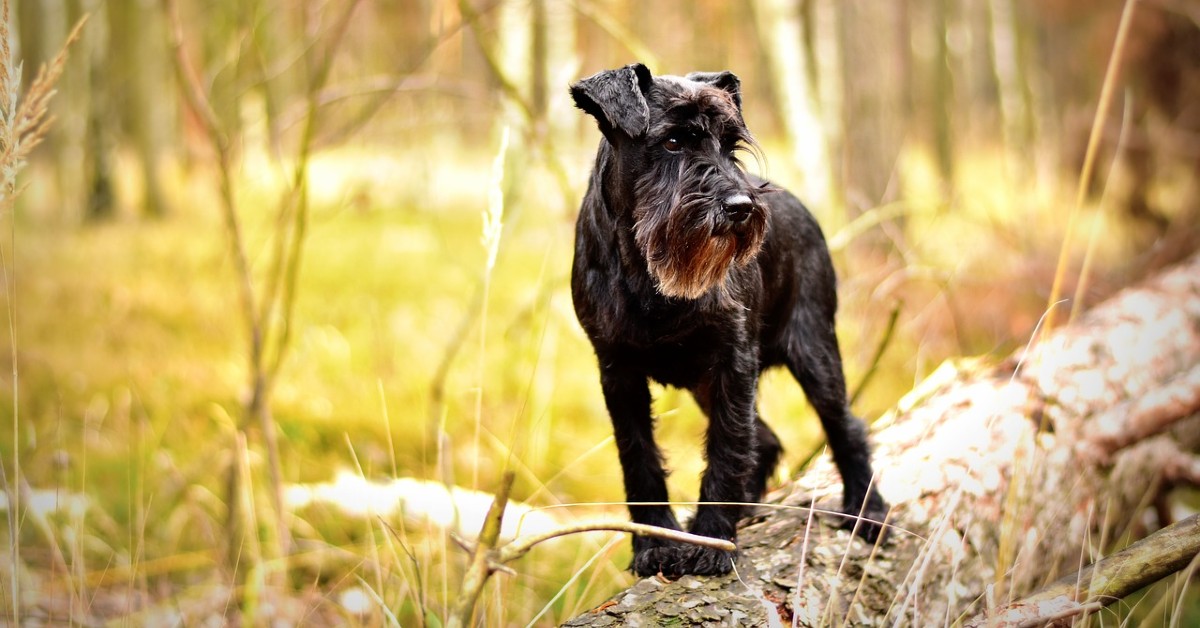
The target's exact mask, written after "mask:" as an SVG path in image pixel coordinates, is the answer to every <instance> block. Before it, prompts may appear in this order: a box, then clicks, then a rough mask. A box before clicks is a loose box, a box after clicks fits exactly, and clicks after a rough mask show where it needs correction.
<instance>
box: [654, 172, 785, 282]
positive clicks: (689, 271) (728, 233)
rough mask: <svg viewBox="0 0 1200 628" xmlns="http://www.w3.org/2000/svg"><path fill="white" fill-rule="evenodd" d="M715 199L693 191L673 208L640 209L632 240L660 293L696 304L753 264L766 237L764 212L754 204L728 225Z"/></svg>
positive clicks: (760, 206)
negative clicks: (737, 268)
mask: <svg viewBox="0 0 1200 628" xmlns="http://www.w3.org/2000/svg"><path fill="white" fill-rule="evenodd" d="M719 212H722V210H721V208H720V207H718V206H714V201H713V199H712V197H711V196H708V195H704V194H701V193H699V192H694V193H690V194H686V195H684V197H683V198H681V199H679V201H678V202H677V203H675V205H674V206H673V207H665V208H663V207H651V206H646V205H641V206H638V207H637V208H636V209H635V211H634V219H635V221H636V222H635V223H634V239H635V241H636V242H637V244H638V246H639V247H641V250H642V253H643V254H644V255H645V257H646V265H647V268H648V270H649V271H650V274H651V275H652V276H653V277H654V278H655V280H656V281H657V282H658V291H659V292H660V293H662V294H664V295H666V296H669V297H682V298H686V299H696V298H699V297H701V296H703V295H704V294H706V293H708V292H709V291H710V290H712V289H713V288H716V287H721V288H722V289H724V286H725V279H726V278H727V277H728V276H729V271H730V269H732V268H733V267H734V266H735V265H736V266H744V265H746V264H747V263H749V262H750V260H752V259H754V257H755V255H757V254H758V250H759V248H760V247H761V246H762V242H763V238H764V237H765V236H766V231H767V229H766V226H767V215H766V210H765V209H764V208H763V206H762V205H761V204H759V203H755V205H754V209H753V210H752V211H751V213H750V216H749V217H748V218H747V219H746V220H745V221H744V222H742V223H741V224H737V225H732V224H729V223H727V222H726V221H725V219H724V218H723V217H722V215H721V214H720V213H719Z"/></svg>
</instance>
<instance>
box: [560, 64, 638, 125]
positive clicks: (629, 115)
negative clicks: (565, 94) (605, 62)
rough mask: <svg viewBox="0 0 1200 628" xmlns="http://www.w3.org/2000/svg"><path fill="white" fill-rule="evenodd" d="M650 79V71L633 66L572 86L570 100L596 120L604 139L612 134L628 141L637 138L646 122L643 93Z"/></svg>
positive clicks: (596, 75)
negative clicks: (623, 135) (617, 132)
mask: <svg viewBox="0 0 1200 628" xmlns="http://www.w3.org/2000/svg"><path fill="white" fill-rule="evenodd" d="M651 80H652V77H651V76H650V70H649V69H648V68H646V66H644V65H642V64H640V63H634V64H630V65H627V66H625V67H623V68H619V69H616V70H605V71H604V72H600V73H599V74H594V75H592V76H589V77H588V78H585V79H583V80H581V81H579V82H578V83H575V84H574V85H572V86H571V98H573V99H574V100H575V106H576V107H579V108H580V109H582V110H583V111H584V112H586V113H588V114H589V115H591V116H592V117H593V118H595V119H596V122H597V123H598V124H599V125H600V132H601V133H604V135H605V137H608V136H609V135H610V134H611V133H612V132H613V131H619V132H621V133H623V134H625V135H626V136H627V137H630V138H636V137H641V136H642V135H643V134H645V132H646V129H647V127H648V125H649V123H650V107H649V106H648V105H647V104H646V92H647V91H649V89H650V82H651Z"/></svg>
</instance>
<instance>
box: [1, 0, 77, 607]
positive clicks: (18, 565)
mask: <svg viewBox="0 0 1200 628" xmlns="http://www.w3.org/2000/svg"><path fill="white" fill-rule="evenodd" d="M10 24H11V20H10V11H9V4H8V0H3V1H2V2H0V212H3V213H5V214H7V217H8V221H9V243H8V251H7V252H5V251H4V250H3V248H0V260H2V261H3V265H2V268H3V274H2V278H3V282H4V295H5V303H6V305H7V308H6V313H7V315H8V334H9V344H10V351H11V361H12V439H13V443H19V442H20V436H21V413H20V408H21V403H20V395H19V394H18V387H19V381H20V372H19V371H20V369H19V367H18V353H17V306H16V303H17V267H16V249H17V223H16V220H15V218H14V217H13V215H12V211H13V207H14V203H15V201H16V197H17V195H18V194H19V193H20V190H19V188H18V187H17V176H18V174H20V172H21V171H22V170H23V169H24V168H25V166H26V164H27V163H28V159H29V155H30V153H31V152H32V151H33V149H34V148H35V147H36V146H37V145H38V144H40V143H41V141H42V140H43V139H44V138H45V137H46V134H47V132H48V131H49V128H50V123H51V121H52V119H51V117H50V115H49V109H48V107H49V104H50V99H51V98H52V97H53V96H54V85H55V83H57V82H58V78H59V77H60V76H62V72H63V68H64V67H65V64H66V58H67V50H68V49H69V48H70V46H71V44H72V43H74V42H75V41H76V40H77V39H78V38H79V33H80V31H81V30H82V28H83V21H82V20H81V21H80V22H79V23H78V24H76V25H75V27H74V28H73V29H71V32H70V34H69V35H68V36H67V41H66V43H64V44H63V47H62V49H61V50H60V51H59V53H58V54H57V55H56V56H55V57H54V59H53V60H51V62H50V63H49V64H47V65H44V66H42V67H41V68H40V69H39V70H38V73H37V76H36V77H35V78H34V79H33V81H32V82H31V83H30V85H29V89H28V91H26V92H25V93H24V94H22V93H21V74H22V63H21V62H20V61H19V60H18V59H17V58H16V55H14V54H13V40H12V30H11V28H10ZM10 260H11V261H10ZM0 480H2V482H3V486H4V492H5V495H6V496H7V498H8V504H7V506H8V507H7V513H8V540H9V551H10V553H11V560H12V562H11V571H10V590H9V595H10V596H11V597H10V598H9V599H10V603H11V605H12V606H11V609H12V617H13V623H14V624H16V623H20V619H21V615H20V607H21V599H22V597H21V596H22V591H21V588H20V587H21V584H20V581H21V578H20V577H19V575H20V574H21V573H22V569H23V564H22V562H21V542H20V521H21V519H22V504H21V493H22V486H23V482H24V481H25V480H24V478H23V476H22V472H21V457H20V452H19V448H18V447H14V448H13V456H12V470H11V473H10V472H9V471H8V470H6V469H5V468H4V464H3V461H2V460H0Z"/></svg>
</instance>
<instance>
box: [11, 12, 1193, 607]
mask: <svg viewBox="0 0 1200 628" xmlns="http://www.w3.org/2000/svg"><path fill="white" fill-rule="evenodd" d="M1124 9H1125V3H1124V2H1118V1H1115V0H1037V1H1035V0H960V1H951V0H897V1H894V2H887V3H879V2H868V1H867V0H845V1H835V0H752V1H749V2H733V3H730V2H715V1H701V2H674V1H667V0H639V1H637V2H634V1H631V0H461V1H458V0H362V1H360V2H350V1H349V0H337V1H334V0H328V1H326V0H176V1H170V0H168V1H166V2H160V1H158V0H108V1H107V2H104V1H97V0H25V1H21V2H15V1H14V5H13V7H12V21H13V23H14V32H13V39H14V50H15V53H16V55H17V56H18V58H20V59H21V60H23V62H24V73H23V79H24V81H25V85H26V86H28V85H29V84H30V81H32V79H33V77H34V75H35V72H34V69H35V68H37V67H38V66H41V65H42V64H44V63H48V62H51V61H52V59H53V58H54V56H55V55H56V54H57V52H58V50H59V49H60V47H61V46H62V45H63V42H64V40H65V39H66V37H67V33H68V32H69V31H70V28H71V26H72V25H74V24H75V23H76V22H77V21H78V20H79V19H80V18H81V17H83V16H84V15H85V14H86V15H88V16H89V18H88V20H87V23H86V24H85V26H84V27H83V30H82V34H81V36H80V38H79V39H78V41H76V42H75V43H74V44H73V46H72V47H71V49H70V53H69V58H68V59H67V61H66V63H65V65H64V66H62V70H63V74H62V76H61V79H60V80H59V82H58V86H57V88H58V93H57V95H56V96H55V98H54V100H53V105H52V106H53V115H54V116H55V119H54V122H53V124H52V126H51V127H50V129H49V131H48V134H47V136H46V138H45V142H44V143H43V144H42V145H41V146H40V147H39V149H38V150H37V152H36V153H35V154H34V155H33V156H32V157H31V160H30V165H29V168H28V169H27V170H26V171H25V172H24V173H23V175H22V177H23V181H22V185H23V186H24V187H23V189H22V193H21V195H20V197H19V198H18V200H17V202H16V205H15V208H14V209H15V211H13V212H6V213H5V214H4V215H3V218H2V220H3V227H4V230H5V231H8V232H9V233H10V235H9V237H7V238H3V239H4V240H6V242H4V244H3V247H2V251H3V262H4V268H5V271H6V273H5V281H6V284H5V285H6V288H7V289H6V291H5V294H4V299H5V303H6V309H7V312H8V315H9V316H8V320H9V325H8V327H10V329H11V333H5V334H0V338H2V339H0V344H3V345H5V347H4V349H5V350H3V351H0V361H3V362H4V364H3V367H2V368H0V373H3V375H2V376H0V397H2V398H3V399H2V401H3V402H2V403H0V417H3V418H4V419H5V420H4V421H3V424H4V425H5V426H8V427H6V428H4V429H0V454H2V455H3V468H4V470H5V471H6V476H5V483H6V486H8V487H9V489H8V491H7V493H8V495H10V496H12V497H10V500H9V501H8V502H6V506H11V507H9V508H8V512H9V514H8V518H7V519H6V523H5V525H6V527H7V530H8V533H9V535H10V537H9V538H10V539H11V540H13V541H14V542H13V543H9V544H8V545H7V552H8V554H9V556H8V558H7V559H6V560H4V561H3V562H4V564H5V569H4V570H3V577H4V578H5V587H4V589H5V594H4V596H3V599H4V601H5V604H6V606H5V608H6V609H8V610H7V611H6V616H8V617H15V615H14V612H17V613H21V614H23V615H22V616H24V617H40V618H45V619H64V618H72V619H73V620H78V621H81V622H83V621H84V620H92V619H105V618H115V617H126V618H127V621H133V622H135V623H142V622H145V623H154V622H155V621H159V620H162V621H167V620H166V619H162V618H164V617H166V618H169V617H173V616H172V615H170V613H171V612H176V613H179V614H182V616H184V617H187V618H190V619H189V621H200V620H201V619H204V618H210V617H217V618H220V617H224V618H230V617H233V616H235V615H238V614H241V615H242V616H243V618H247V617H249V618H254V617H273V618H279V619H283V620H284V621H294V622H304V621H310V622H317V623H328V622H336V623H349V624H356V623H361V624H364V625H377V624H392V623H393V622H395V623H400V624H403V625H440V623H441V621H442V619H444V618H445V617H446V615H447V614H448V613H449V607H450V605H451V604H452V603H453V601H454V600H455V599H456V597H457V595H458V591H459V587H460V586H461V583H462V577H463V572H464V569H465V564H466V561H467V553H466V552H465V551H463V550H461V549H460V548H459V547H458V545H457V544H456V543H455V542H454V541H453V540H452V539H451V537H450V533H451V532H455V533H456V534H460V535H462V536H464V537H472V536H474V534H476V533H477V530H478V522H479V520H480V519H479V517H480V516H481V515H480V514H479V512H478V510H479V505H480V504H483V506H484V507H486V503H487V497H486V496H485V495H482V494H481V493H476V492H473V491H482V492H491V491H494V490H496V488H497V486H498V483H499V481H500V477H501V474H502V472H503V471H504V470H505V469H511V470H513V471H515V472H516V476H517V480H516V484H515V487H514V491H513V498H514V500H516V501H517V502H519V504H517V505H516V506H514V508H517V509H518V510H514V513H515V512H518V511H520V512H525V513H527V516H525V517H524V518H523V519H522V523H523V524H525V526H526V527H525V528H523V529H522V531H525V532H528V531H530V530H536V529H542V528H538V526H543V527H544V526H553V525H556V524H559V523H567V522H572V521H577V520H583V519H594V518H597V517H612V518H617V519H623V518H624V517H625V509H624V507H623V506H622V505H620V503H619V501H620V500H621V499H623V497H624V493H623V490H622V485H621V474H620V471H619V467H618V465H617V461H616V451H615V447H614V446H613V444H612V440H611V436H610V429H609V424H608V417H607V413H606V411H605V409H604V404H603V400H602V398H601V395H600V391H599V387H598V385H597V374H596V368H595V363H594V358H593V355H592V352H591V348H590V346H589V344H588V342H587V340H586V338H585V337H584V336H583V334H582V332H581V330H580V329H579V328H578V325H577V323H576V321H575V317H574V313H573V311H572V308H571V302H570V295H569V289H568V275H569V268H570V259H571V251H572V240H573V220H574V216H575V214H576V211H577V208H578V203H579V200H580V198H581V197H582V195H583V191H584V189H585V187H586V182H587V173H588V171H589V169H590V166H591V160H592V156H593V154H594V151H595V146H596V143H597V142H598V140H599V133H598V132H597V131H596V130H595V125H594V124H593V121H592V120H591V119H590V118H587V117H586V116H585V115H583V114H582V113H581V112H579V111H577V110H575V109H573V106H572V104H571V102H570V99H569V97H568V95H567V85H568V84H569V83H570V82H572V81H575V80H578V79H579V78H582V77H584V76H587V75H590V74H592V73H595V72H597V71H600V70H602V69H606V68H612V67H618V66H621V65H624V64H626V63H630V62H633V61H641V62H643V63H646V64H647V65H648V66H649V67H650V68H651V70H652V71H653V72H655V73H660V74H684V73H687V72H690V71H694V70H722V69H729V70H732V71H733V72H735V73H736V74H737V75H738V76H739V77H740V78H741V81H742V89H743V100H744V103H745V118H746V121H747V123H748V125H749V126H750V128H751V130H752V131H753V132H754V134H755V135H756V137H757V138H758V140H759V142H760V143H761V144H762V146H763V149H764V155H765V157H764V159H762V160H761V161H760V162H759V163H751V165H750V168H751V169H753V170H756V171H757V172H759V173H762V174H764V175H766V176H768V177H770V178H772V179H773V180H775V181H776V182H777V183H779V184H781V185H783V186H785V187H788V188H789V189H792V190H793V191H795V192H797V194H799V195H800V196H801V197H802V198H804V199H805V200H806V202H807V204H808V205H809V206H810V207H811V209H812V210H813V212H814V214H816V215H817V217H818V219H819V220H820V222H821V223H822V226H823V228H824V230H825V233H826V236H827V237H828V238H829V240H830V244H831V248H832V250H833V253H834V257H835V263H836V265H837V267H838V272H839V276H840V282H841V283H840V296H841V302H842V306H841V310H840V312H841V314H840V319H839V334H840V336H841V341H842V348H843V354H844V356H845V358H846V368H847V378H848V381H849V382H850V385H851V388H852V389H853V391H854V392H855V393H856V401H855V404H854V407H855V410H856V411H857V412H858V413H859V414H860V415H862V416H864V417H866V418H867V419H868V420H873V419H875V418H877V417H878V416H880V415H881V414H882V413H883V412H885V411H886V410H887V409H888V408H889V407H891V406H892V405H894V404H895V402H896V401H897V400H898V399H899V398H900V397H901V396H902V395H903V394H904V393H905V392H907V391H908V390H909V389H911V388H912V387H913V386H914V384H915V383H917V382H919V381H920V380H921V379H922V378H923V377H924V376H925V375H927V374H929V373H930V372H932V370H933V369H935V368H936V367H937V366H938V365H939V364H940V363H941V362H942V361H943V360H946V359H948V358H954V357H959V356H976V355H985V356H991V357H992V358H995V359H999V358H1001V357H1003V356H1005V355H1007V353H1008V352H1010V351H1011V350H1013V349H1014V348H1016V347H1019V346H1021V345H1023V344H1024V343H1025V342H1027V341H1028V340H1029V338H1030V336H1031V334H1032V332H1033V330H1034V328H1035V326H1036V325H1037V323H1038V321H1039V319H1040V318H1041V317H1042V315H1043V314H1044V313H1045V312H1046V311H1047V307H1048V304H1049V302H1050V301H1051V300H1057V299H1060V298H1066V299H1069V300H1068V301H1067V302H1065V303H1064V304H1062V305H1059V306H1058V309H1059V310H1060V311H1061V312H1063V315H1062V317H1061V319H1062V320H1065V319H1066V318H1067V316H1066V314H1065V313H1066V312H1068V311H1070V310H1071V309H1072V308H1078V307H1086V305H1087V304H1090V303H1094V302H1096V301H1098V300H1100V299H1103V298H1104V297H1105V296H1106V295H1108V294H1111V293H1112V292H1113V291H1115V290H1117V289H1119V288H1120V287H1122V286H1124V285H1126V284H1128V283H1131V282H1133V281H1136V280H1137V279H1138V278H1140V277H1144V276H1145V275H1147V274H1149V273H1151V272H1153V271H1154V270H1156V269H1159V268H1162V267H1164V266H1166V265H1168V264H1170V263H1171V262H1172V261H1175V260H1178V259H1181V258H1183V257H1185V256H1187V255H1188V254H1189V253H1191V252H1192V251H1194V250H1195V249H1196V248H1197V244H1198V243H1200V239H1198V237H1200V228H1198V226H1200V221H1198V220H1197V215H1198V212H1200V206H1198V204H1197V200H1198V196H1200V181H1198V179H1197V173H1198V168H1200V2H1197V1H1196V0H1142V1H1141V2H1140V3H1137V5H1136V7H1134V9H1133V13H1132V18H1131V21H1130V22H1129V26H1128V30H1127V36H1126V38H1125V40H1124V43H1123V45H1122V46H1121V47H1120V48H1119V49H1117V50H1116V52H1115V54H1114V43H1115V42H1116V40H1117V32H1118V25H1119V23H1120V22H1121V17H1122V11H1123V10H1124ZM1112 64H1116V67H1118V68H1119V73H1118V74H1116V75H1114V81H1113V83H1112V90H1111V99H1110V103H1111V104H1110V106H1109V107H1107V110H1106V111H1101V110H1100V108H1099V104H1100V102H1101V98H1100V95H1101V87H1102V84H1103V82H1104V78H1105V74H1106V71H1107V70H1108V69H1109V67H1110V65H1112ZM1098 112H1099V114H1098ZM505 129H507V132H506V131H505ZM1093 129H1094V130H1095V138H1096V142H1095V146H1096V151H1095V155H1094V159H1093V160H1092V167H1091V170H1092V174H1091V176H1088V177H1086V179H1081V173H1082V172H1083V171H1084V164H1085V161H1087V155H1088V151H1087V147H1088V140H1089V136H1090V134H1092V133H1093ZM506 133H507V136H506ZM504 137H507V142H506V143H505V142H504V141H503V138H504ZM501 225H502V227H501ZM1064 243H1065V244H1064ZM1063 247H1065V254H1066V258H1065V259H1066V261H1067V264H1066V265H1065V266H1064V268H1065V274H1064V275H1063V277H1062V281H1061V286H1060V287H1059V289H1057V290H1055V289H1054V284H1055V273H1056V269H1057V268H1058V260H1059V255H1060V251H1061V250H1063ZM1085 266H1086V267H1087V272H1086V273H1084V272H1083V271H1082V269H1083V268H1084V267H1085ZM1081 279H1082V280H1081ZM1052 297H1053V299H1052ZM655 392H656V403H655V411H656V414H657V415H658V416H659V417H660V421H659V434H660V435H661V439H662V440H661V442H662V444H663V445H664V447H665V449H666V452H667V459H668V465H669V466H670V467H671V468H672V469H673V470H674V471H675V473H674V475H673V476H672V477H671V479H670V482H671V490H672V495H673V497H674V498H676V499H678V500H680V501H681V502H687V501H689V500H694V499H695V496H696V495H697V492H698V486H697V484H698V482H697V478H698V475H699V473H700V471H701V470H702V468H703V460H702V457H701V448H700V444H701V435H702V433H703V427H704V422H703V418H702V417H701V416H700V414H699V412H698V411H697V410H696V408H695V406H694V405H693V404H692V402H691V400H690V398H688V397H687V395H686V394H685V395H680V394H678V393H677V392H675V391H672V390H663V389H656V390H655ZM759 404H760V408H761V410H762V412H763V414H764V416H765V417H766V419H767V420H768V422H770V423H771V424H772V425H773V426H774V427H775V429H776V431H777V432H779V433H780V435H781V436H782V437H783V439H784V442H785V446H786V453H785V461H784V467H785V468H784V469H781V471H780V474H779V479H780V480H781V481H782V479H784V478H786V477H787V476H788V475H790V474H792V473H794V472H795V471H797V470H798V468H799V467H800V466H801V465H803V464H804V463H805V462H806V461H807V460H808V459H809V457H810V456H811V455H812V454H813V453H814V451H817V448H819V447H820V438H821V434H820V429H819V424H818V423H817V421H816V419H815V416H814V415H813V413H812V411H811V410H810V408H808V406H807V404H806V402H805V400H804V397H803V395H802V393H801V392H800V390H799V387H798V386H796V385H795V383H794V382H793V381H792V380H791V379H790V378H789V377H787V376H786V375H785V374H782V373H778V374H771V375H769V376H768V377H767V378H766V380H765V382H764V384H763V389H762V391H761V398H760V401H759ZM18 503H19V505H18ZM520 509H525V510H520ZM510 519H511V523H513V524H516V523H517V521H516V519H517V517H516V515H515V514H513V515H512V516H510ZM628 560H629V554H628V540H627V539H626V538H625V537H623V536H622V535H609V534H590V535H582V536H577V537H572V538H569V539H566V540H561V541H556V542H554V543H552V544H546V545H543V546H538V548H535V549H534V550H533V552H532V553H531V554H530V555H528V556H527V557H526V558H524V559H523V560H521V561H520V562H517V563H515V564H514V565H512V566H513V567H514V568H515V569H516V571H517V573H516V575H515V576H498V577H497V578H496V579H495V580H494V581H493V582H492V583H491V584H489V588H488V589H487V592H486V595H485V597H484V598H483V600H482V601H481V606H480V612H481V613H482V614H483V615H482V617H484V619H485V621H486V622H487V623H488V624H489V625H509V624H513V625H524V624H525V623H534V624H549V623H553V622H555V621H561V620H563V619H565V618H567V617H570V616H572V615H573V614H575V613H578V612H579V611H581V610H584V609H587V608H590V607H592V606H594V605H596V604H598V603H600V602H602V601H603V600H604V599H606V598H607V597H608V596H610V595H612V594H613V593H614V592H616V591H618V590H620V589H621V588H623V587H624V586H627V585H628V584H630V583H631V582H632V578H631V576H630V575H629V574H628V573H627V572H625V571H624V569H625V567H626V565H627V564H628ZM14 581H15V582H17V583H18V584H19V585H20V586H19V587H14V586H11V585H12V583H13V582H14ZM14 595H15V596H17V598H18V599H17V600H16V603H14V597H13V596H14ZM14 609H15V610H14Z"/></svg>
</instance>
